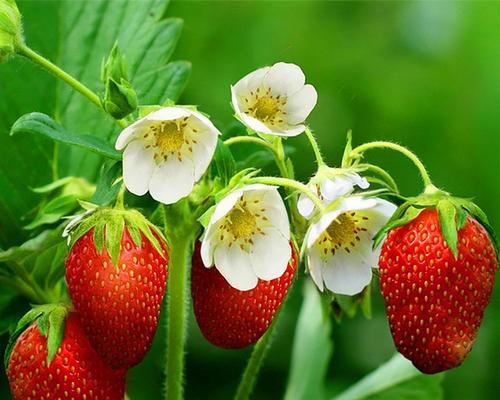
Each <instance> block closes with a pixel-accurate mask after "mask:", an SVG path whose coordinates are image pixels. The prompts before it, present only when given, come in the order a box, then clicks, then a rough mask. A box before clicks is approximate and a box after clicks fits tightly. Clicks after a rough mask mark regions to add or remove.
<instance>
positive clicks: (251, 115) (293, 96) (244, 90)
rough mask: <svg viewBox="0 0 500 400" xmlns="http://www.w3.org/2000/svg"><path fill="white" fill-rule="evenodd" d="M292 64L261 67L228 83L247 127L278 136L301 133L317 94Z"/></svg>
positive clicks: (235, 105)
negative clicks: (234, 81) (231, 83)
mask: <svg viewBox="0 0 500 400" xmlns="http://www.w3.org/2000/svg"><path fill="white" fill-rule="evenodd" d="M304 83H305V76H304V73H303V72H302V70H301V69H300V67H298V66H297V65H295V64H287V63H283V62H280V63H277V64H274V65H273V66H272V67H264V68H260V69H258V70H256V71H253V72H251V73H249V74H248V75H247V76H245V77H244V78H242V79H240V80H239V81H238V83H236V85H234V86H231V98H232V103H233V108H234V111H235V112H236V116H237V117H238V119H240V120H241V122H243V123H244V124H245V125H246V126H247V127H249V128H250V129H252V130H254V131H256V132H259V133H267V134H271V135H278V136H297V135H298V134H300V133H302V132H304V129H305V126H304V125H303V122H304V120H305V119H306V118H307V116H308V115H309V114H310V113H311V111H312V109H313V108H314V106H315V105H316V100H317V99H318V95H317V93H316V89H314V86H312V85H305V84H304Z"/></svg>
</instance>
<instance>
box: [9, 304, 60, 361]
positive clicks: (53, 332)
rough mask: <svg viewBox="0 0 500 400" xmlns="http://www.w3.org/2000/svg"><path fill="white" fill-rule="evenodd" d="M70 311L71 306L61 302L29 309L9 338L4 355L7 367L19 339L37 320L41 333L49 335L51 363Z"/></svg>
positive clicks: (48, 352) (49, 359)
mask: <svg viewBox="0 0 500 400" xmlns="http://www.w3.org/2000/svg"><path fill="white" fill-rule="evenodd" d="M68 312H69V306H68V305H67V304H59V303H56V304H44V305H41V306H36V307H33V308H32V309H31V310H30V311H28V312H27V313H26V314H25V315H24V316H23V317H22V318H21V319H20V320H19V322H18V323H17V326H16V329H15V330H14V332H13V333H12V335H11V336H10V338H9V342H8V343H7V348H6V350H5V356H4V365H5V368H6V369H7V368H8V365H9V360H10V355H11V353H12V350H13V349H14V346H15V344H16V342H17V339H18V338H19V336H21V334H22V333H23V332H24V331H25V330H26V329H27V328H29V327H30V326H31V325H33V324H34V323H35V322H36V323H37V326H38V330H39V331H40V334H41V335H42V336H45V337H47V364H48V365H50V364H51V362H52V361H53V360H54V357H55V355H56V353H57V350H59V347H61V343H62V341H63V339H64V329H65V326H66V323H65V321H66V316H67V315H68Z"/></svg>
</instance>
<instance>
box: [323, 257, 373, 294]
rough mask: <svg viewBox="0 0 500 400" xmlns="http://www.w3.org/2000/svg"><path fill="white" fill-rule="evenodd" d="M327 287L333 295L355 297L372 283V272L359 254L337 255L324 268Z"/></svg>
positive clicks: (330, 258)
mask: <svg viewBox="0 0 500 400" xmlns="http://www.w3.org/2000/svg"><path fill="white" fill-rule="evenodd" d="M323 279H324V282H325V286H326V287H327V288H328V290H330V291H332V292H333V293H338V294H346V295H350V296H352V295H355V294H357V293H360V292H361V291H362V290H363V289H364V288H365V287H366V286H367V285H368V284H369V283H370V281H371V279H372V270H371V268H370V266H369V265H367V263H366V262H365V260H364V259H363V258H362V256H361V255H360V254H359V253H355V252H354V253H351V254H349V255H348V256H345V255H344V254H343V253H336V254H335V256H331V257H329V258H328V259H327V260H326V262H325V265H324V266H323Z"/></svg>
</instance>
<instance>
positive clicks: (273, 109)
mask: <svg viewBox="0 0 500 400" xmlns="http://www.w3.org/2000/svg"><path fill="white" fill-rule="evenodd" d="M280 106H281V103H280V102H279V101H278V99H276V98H274V97H267V96H265V97H259V99H258V100H257V102H256V103H255V105H254V114H255V116H256V117H257V118H258V119H259V120H261V121H266V120H268V119H269V118H272V117H274V116H275V115H276V114H277V113H278V112H279V111H280Z"/></svg>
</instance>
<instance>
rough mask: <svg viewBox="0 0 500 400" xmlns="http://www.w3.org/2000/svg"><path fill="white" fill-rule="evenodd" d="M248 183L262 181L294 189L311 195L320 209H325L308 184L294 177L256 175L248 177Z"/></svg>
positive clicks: (266, 183)
mask: <svg viewBox="0 0 500 400" xmlns="http://www.w3.org/2000/svg"><path fill="white" fill-rule="evenodd" d="M248 183H262V184H264V185H276V186H283V187H287V188H290V189H294V190H297V191H299V192H302V193H304V194H305V195H306V196H307V197H309V198H310V199H311V200H312V201H313V203H314V205H315V206H316V207H318V209H319V210H323V209H324V208H325V207H324V206H323V203H322V202H321V200H320V199H319V197H318V196H316V195H315V194H314V193H313V192H312V191H311V190H310V189H309V188H308V187H307V186H306V185H304V184H303V183H300V182H297V181H295V180H293V179H288V178H278V177H274V176H256V177H254V178H250V179H248Z"/></svg>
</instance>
